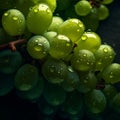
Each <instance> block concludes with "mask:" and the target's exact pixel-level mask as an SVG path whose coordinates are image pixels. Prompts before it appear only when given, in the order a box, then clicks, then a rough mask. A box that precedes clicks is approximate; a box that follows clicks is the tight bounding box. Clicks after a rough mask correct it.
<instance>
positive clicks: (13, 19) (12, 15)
mask: <svg viewBox="0 0 120 120" xmlns="http://www.w3.org/2000/svg"><path fill="white" fill-rule="evenodd" d="M2 25H3V28H4V29H5V31H6V32H7V33H8V34H9V35H11V36H17V35H22V34H23V33H24V30H25V26H26V22H25V17H24V15H23V13H21V12H20V11H19V10H17V9H9V10H8V11H6V12H5V13H4V14H3V16H2Z"/></svg>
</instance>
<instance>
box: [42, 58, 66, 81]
mask: <svg viewBox="0 0 120 120" xmlns="http://www.w3.org/2000/svg"><path fill="white" fill-rule="evenodd" d="M42 73H43V75H44V77H45V78H46V79H47V80H48V81H49V82H51V83H61V82H63V81H64V79H65V76H66V75H67V65H66V64H65V63H64V62H63V61H61V60H55V59H47V60H46V61H45V62H44V64H43V65H42Z"/></svg>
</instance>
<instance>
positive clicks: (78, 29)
mask: <svg viewBox="0 0 120 120" xmlns="http://www.w3.org/2000/svg"><path fill="white" fill-rule="evenodd" d="M84 30H85V26H84V24H83V22H82V21H81V20H79V19H77V18H71V19H68V20H65V21H64V22H63V23H62V25H60V27H59V28H58V33H59V34H63V35H66V36H67V37H68V38H69V39H71V40H72V42H73V43H74V42H76V41H77V40H78V39H79V38H80V37H81V36H82V34H83V32H84Z"/></svg>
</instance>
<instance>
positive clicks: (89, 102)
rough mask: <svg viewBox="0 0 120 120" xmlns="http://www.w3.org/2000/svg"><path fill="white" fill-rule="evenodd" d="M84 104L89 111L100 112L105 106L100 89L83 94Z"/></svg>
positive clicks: (104, 99)
mask: <svg viewBox="0 0 120 120" xmlns="http://www.w3.org/2000/svg"><path fill="white" fill-rule="evenodd" d="M84 100H85V106H86V108H87V109H88V111H90V112H91V113H94V114H99V113H102V112H103V111H104V110H105V108H106V98H105V96H104V94H103V92H102V91H100V90H96V89H94V90H92V91H90V92H88V93H86V94H85V96H84Z"/></svg>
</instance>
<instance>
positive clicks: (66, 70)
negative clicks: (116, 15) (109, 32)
mask: <svg viewBox="0 0 120 120" xmlns="http://www.w3.org/2000/svg"><path fill="white" fill-rule="evenodd" d="M112 2H114V1H113V0H10V1H9V0H4V1H3V2H2V1H0V16H1V20H0V22H1V24H0V96H3V97H4V96H6V95H8V94H11V92H12V91H13V90H14V91H15V95H16V96H17V97H19V99H22V100H24V101H28V102H31V103H33V102H34V103H36V104H37V106H38V110H39V112H40V113H41V114H42V115H43V116H44V117H43V119H45V120H48V119H47V118H50V120H54V119H55V117H56V116H57V117H58V118H59V119H61V120H83V119H84V118H85V116H87V119H88V120H97V119H100V120H103V119H104V116H105V114H107V113H108V111H109V110H114V112H117V113H120V102H119V101H120V92H119V91H118V90H117V88H116V86H115V85H116V84H118V83H119V82H120V63H115V62H114V58H115V56H116V51H115V50H114V49H113V48H112V47H111V46H110V45H109V43H107V44H104V43H103V42H102V38H101V36H100V35H99V34H98V33H97V32H96V30H97V28H98V27H99V23H100V22H101V21H103V20H106V19H107V18H108V17H109V15H110V14H109V13H110V12H109V8H108V7H107V6H109V4H112ZM5 6H6V7H5ZM41 101H42V102H41ZM43 101H44V102H43Z"/></svg>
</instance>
